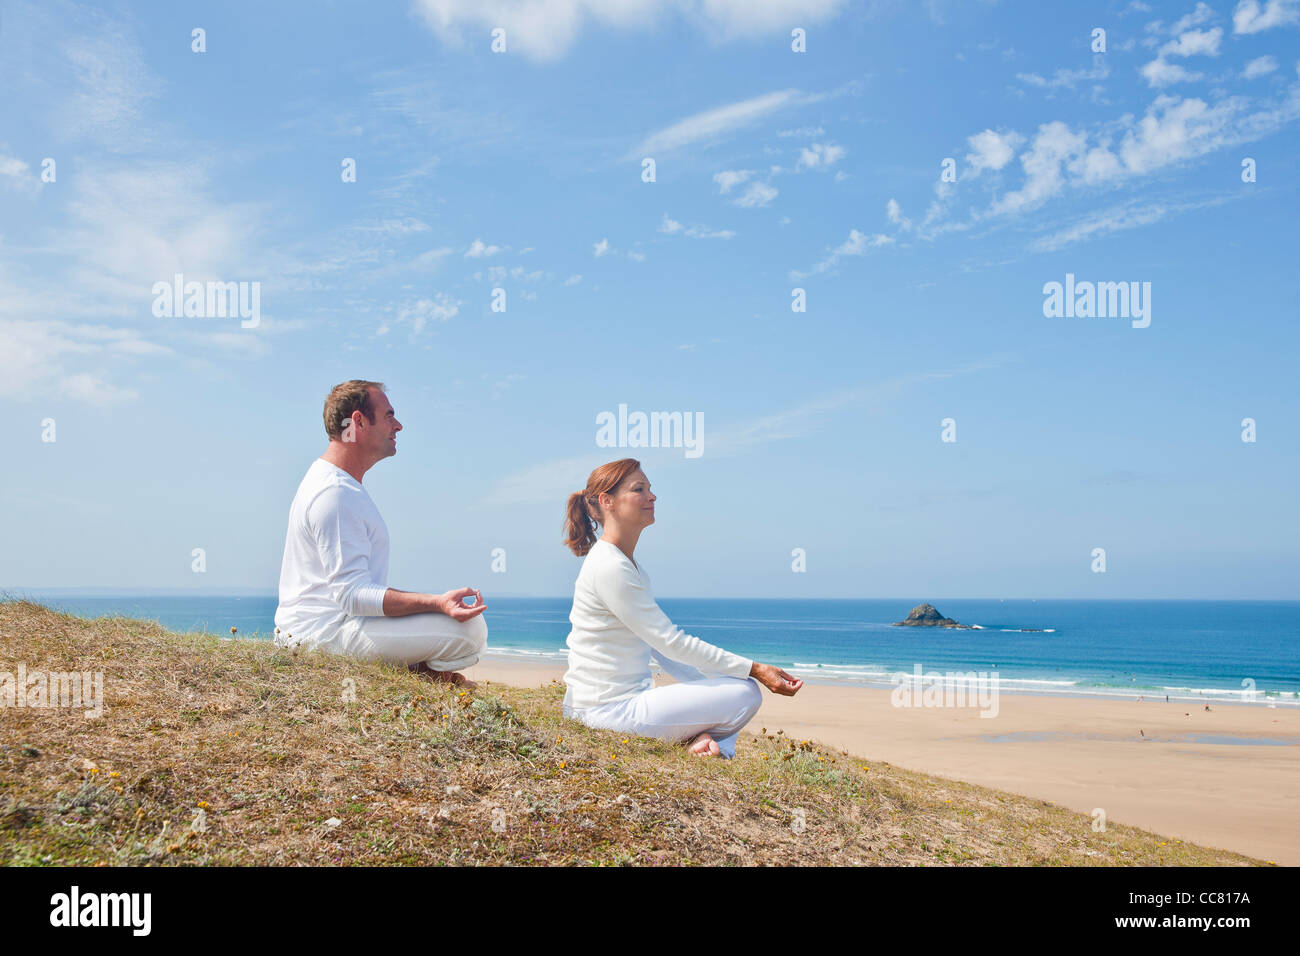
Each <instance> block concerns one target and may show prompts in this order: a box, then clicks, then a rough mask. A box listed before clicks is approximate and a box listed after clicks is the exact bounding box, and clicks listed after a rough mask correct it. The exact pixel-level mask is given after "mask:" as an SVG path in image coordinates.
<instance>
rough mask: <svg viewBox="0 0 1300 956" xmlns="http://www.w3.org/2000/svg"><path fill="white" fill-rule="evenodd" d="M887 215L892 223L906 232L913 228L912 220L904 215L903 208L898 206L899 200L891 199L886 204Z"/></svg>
mask: <svg viewBox="0 0 1300 956" xmlns="http://www.w3.org/2000/svg"><path fill="white" fill-rule="evenodd" d="M885 215H886V216H888V217H889V221H890V222H892V223H893V224H894V225H896V226H898V227H899V228H900V229H902V230H903V231H904V232H906V231H908V230H909V229H911V228H912V220H910V219H908V218H907V217H906V216H904V215H903V207H902V206H900V205H899V204H898V200H897V199H891V200H889V202H887V203H885Z"/></svg>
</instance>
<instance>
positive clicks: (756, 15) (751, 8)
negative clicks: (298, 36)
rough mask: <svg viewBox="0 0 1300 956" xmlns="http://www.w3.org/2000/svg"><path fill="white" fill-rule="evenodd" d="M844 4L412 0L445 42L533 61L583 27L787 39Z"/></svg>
mask: <svg viewBox="0 0 1300 956" xmlns="http://www.w3.org/2000/svg"><path fill="white" fill-rule="evenodd" d="M846 2H847V0H671V2H665V0H416V4H415V8H416V10H417V11H418V12H419V13H420V14H421V15H422V17H423V19H424V21H425V23H426V24H427V25H428V26H429V27H430V28H431V29H432V30H433V31H434V32H435V33H436V34H437V35H438V36H439V37H440V38H442V39H443V40H444V41H445V42H453V43H460V42H463V38H462V30H463V29H464V28H466V27H470V26H472V27H473V29H472V30H470V31H468V32H469V33H470V35H471V36H473V37H475V40H476V41H478V42H482V43H484V44H486V43H487V42H488V40H487V36H488V31H489V30H492V29H494V28H496V27H502V28H504V29H505V31H506V46H507V51H514V50H517V51H520V52H522V53H523V54H524V55H525V56H528V57H530V58H532V59H536V60H555V59H557V58H559V57H562V56H563V55H564V54H565V53H567V52H568V50H569V48H570V47H571V46H572V45H573V43H574V41H575V40H576V39H577V37H578V35H579V33H581V32H582V29H583V28H584V26H586V24H587V23H588V21H590V22H591V23H592V24H595V25H599V26H610V27H615V28H618V29H623V30H632V29H646V30H653V29H661V28H663V27H664V26H665V25H666V23H667V22H668V21H669V20H670V19H671V18H675V17H681V18H682V19H683V20H685V21H686V22H687V23H689V24H691V25H693V26H696V27H698V28H699V29H700V30H702V31H703V32H705V33H706V34H707V35H708V36H709V37H710V38H717V37H722V38H724V39H725V38H730V37H733V36H754V35H759V34H764V33H768V34H771V33H777V34H782V35H785V36H788V35H789V31H790V27H791V25H792V24H799V25H804V26H807V25H810V24H817V23H821V22H823V21H826V20H829V19H831V18H832V17H834V16H835V15H836V14H837V13H838V12H839V10H840V8H841V7H843V6H844V5H845V4H846Z"/></svg>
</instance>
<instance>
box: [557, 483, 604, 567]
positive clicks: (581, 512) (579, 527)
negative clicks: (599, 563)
mask: <svg viewBox="0 0 1300 956" xmlns="http://www.w3.org/2000/svg"><path fill="white" fill-rule="evenodd" d="M564 543H565V545H567V546H568V548H569V550H570V551H572V552H573V553H574V554H576V555H577V556H578V557H582V556H583V555H584V554H586V553H587V552H588V551H590V550H591V546H592V545H593V544H595V543H596V523H595V522H594V521H592V520H591V512H590V511H589V510H588V509H587V497H586V492H585V491H575V492H574V493H573V494H571V495H569V510H568V515H567V516H566V517H565V519H564Z"/></svg>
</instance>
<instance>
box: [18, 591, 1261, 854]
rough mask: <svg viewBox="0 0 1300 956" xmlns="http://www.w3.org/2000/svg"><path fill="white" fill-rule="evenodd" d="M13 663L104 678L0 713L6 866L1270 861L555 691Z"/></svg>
mask: <svg viewBox="0 0 1300 956" xmlns="http://www.w3.org/2000/svg"><path fill="white" fill-rule="evenodd" d="M19 663H23V664H25V665H26V668H27V670H28V672H29V673H31V672H33V671H37V670H41V671H46V672H56V671H73V670H77V671H87V670H88V671H102V672H103V674H104V696H105V700H104V703H105V709H104V712H103V714H102V715H101V716H99V717H95V718H87V717H85V716H84V714H83V711H82V710H70V709H67V708H55V709H35V708H10V707H0V731H2V733H0V862H3V863H4V864H6V865H34V866H38V865H47V864H49V865H110V866H112V865H178V864H185V865H211V864H238V865H249V864H253V865H288V864H295V865H300V864H311V865H335V864H337V865H349V864H419V865H425V864H440V863H452V864H543V865H556V864H652V865H698V864H704V865H709V864H763V865H767V864H777V865H785V864H796V865H806V864H903V865H914V864H921V865H936V864H940V865H954V864H965V865H981V866H984V865H993V866H1006V865H1024V864H1031V865H1039V864H1046V865H1062V864H1067V865H1076V864H1077V865H1100V866H1109V865H1150V864H1155V865H1165V864H1168V865H1219V866H1222V865H1231V866H1236V865H1256V864H1259V863H1260V861H1258V860H1252V859H1250V858H1248V857H1244V856H1240V855H1238V854H1234V853H1228V852H1225V851H1220V850H1212V849H1206V848H1203V847H1200V846H1195V845H1192V844H1187V843H1181V842H1179V841H1176V840H1173V839H1167V838H1162V837H1160V836H1157V835H1155V834H1152V833H1149V832H1146V831H1143V830H1138V829H1135V828H1132V827H1126V826H1119V825H1115V824H1111V825H1110V826H1109V827H1108V828H1107V830H1106V832H1104V833H1096V832H1093V830H1092V821H1091V819H1090V818H1089V817H1088V816H1086V815H1084V814H1081V813H1077V812H1074V811H1071V810H1066V809H1064V808H1061V807H1058V806H1055V805H1053V804H1051V803H1047V802H1045V801H1041V800H1035V799H1031V798H1027V797H1021V796H1017V795H1014V794H1009V793H1002V792H1000V791H997V790H991V789H988V788H985V787H978V786H973V785H969V784H965V783H960V782H956V781H951V780H947V779H943V778H939V777H930V776H926V775H924V774H919V773H912V772H909V771H905V770H901V769H899V768H897V767H893V766H890V765H889V764H886V763H877V762H873V761H867V760H862V759H860V758H857V757H851V756H849V755H847V754H845V753H843V752H842V751H838V750H832V749H827V748H823V747H821V746H819V745H818V744H817V743H816V742H815V741H791V740H788V739H786V737H785V735H784V734H783V733H781V732H780V730H779V728H777V727H768V728H766V732H765V734H763V735H761V736H754V735H750V734H742V735H741V738H740V742H739V748H738V755H737V758H736V759H735V760H733V761H723V760H706V759H700V758H696V757H692V756H690V755H689V754H687V753H686V752H685V751H684V749H683V748H680V747H675V746H670V745H668V744H664V743H660V742H657V741H651V740H646V739H642V738H637V737H626V736H624V735H621V734H617V733H612V732H608V731H596V730H589V729H587V728H586V727H583V726H582V725H581V724H578V723H575V722H573V721H569V720H566V719H564V718H563V717H562V716H561V714H560V701H561V699H562V697H563V688H562V686H561V685H559V684H551V685H550V686H547V687H541V688H536V689H520V688H513V687H506V686H499V685H496V684H487V685H483V686H481V687H480V688H479V689H478V690H476V691H474V692H473V693H464V692H460V691H457V690H455V689H451V688H447V687H446V686H445V685H433V684H430V683H428V682H426V681H424V680H421V679H420V678H418V677H416V676H415V675H414V674H412V673H410V672H408V671H407V670H406V669H405V668H399V667H392V666H389V665H383V664H369V663H361V662H358V661H355V660H351V659H347V658H339V657H333V656H328V655H321V654H315V653H311V654H293V653H290V652H287V651H284V650H281V649H278V648H276V647H274V646H272V645H271V644H269V643H267V642H261V641H246V640H223V639H218V638H215V637H212V636H204V635H197V634H175V633H172V632H170V631H167V630H165V629H164V628H162V627H160V626H159V625H157V624H153V623H147V622H142V621H136V620H129V619H123V618H100V619H97V620H86V619H83V618H77V617H73V616H69V615H63V614H58V613H55V612H53V611H50V610H48V609H46V608H44V607H41V606H39V605H36V604H32V603H29V602H25V601H9V602H4V603H0V671H7V672H9V673H16V671H17V667H18V664H19ZM349 691H351V692H353V693H352V694H350V693H349ZM350 696H354V697H355V699H348V698H349V697H350ZM200 811H202V812H201V813H200Z"/></svg>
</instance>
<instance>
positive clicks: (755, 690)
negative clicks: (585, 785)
mask: <svg viewBox="0 0 1300 956" xmlns="http://www.w3.org/2000/svg"><path fill="white" fill-rule="evenodd" d="M665 669H667V668H665ZM670 673H671V671H670ZM697 673H698V672H697ZM674 676H676V675H675V674H674ZM762 703H763V692H762V690H761V689H760V688H759V686H758V681H756V680H754V679H753V678H752V677H703V676H702V677H701V678H700V679H699V680H692V681H685V682H683V683H679V684H668V685H666V686H664V687H652V688H651V689H650V690H646V691H642V692H641V693H639V694H637V695H635V696H633V697H627V698H624V699H623V700H616V701H614V702H612V703H609V704H600V705H598V706H596V707H586V708H583V709H581V710H577V709H573V708H568V709H567V710H566V713H565V716H566V717H572V718H574V719H575V720H579V721H581V722H582V723H584V724H586V725H587V726H588V727H595V728H597V729H599V730H619V731H623V732H625V733H631V734H636V735H638V736H641V737H657V738H659V739H660V740H671V741H674V742H682V741H688V740H690V739H692V738H693V737H695V736H696V735H698V734H701V733H706V732H707V733H708V735H709V736H710V737H712V738H713V739H714V740H716V741H717V743H718V750H720V751H721V752H722V755H723V756H724V757H727V758H728V759H730V758H731V757H734V756H735V755H736V735H737V734H738V733H740V731H741V729H742V728H743V727H744V726H745V725H746V724H748V723H749V722H750V721H751V720H753V719H754V715H755V714H757V713H758V708H759V707H760V706H762Z"/></svg>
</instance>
